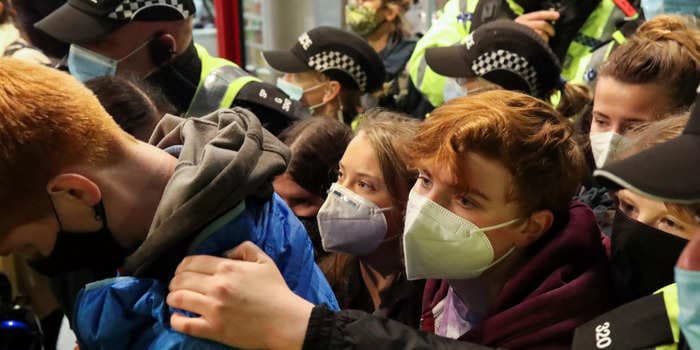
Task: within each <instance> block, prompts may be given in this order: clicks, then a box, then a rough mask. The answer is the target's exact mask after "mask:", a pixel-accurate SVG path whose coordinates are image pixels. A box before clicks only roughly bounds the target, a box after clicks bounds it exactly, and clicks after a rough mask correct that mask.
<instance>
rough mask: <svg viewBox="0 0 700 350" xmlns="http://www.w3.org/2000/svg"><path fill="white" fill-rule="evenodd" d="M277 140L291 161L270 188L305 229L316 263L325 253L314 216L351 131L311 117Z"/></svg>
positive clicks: (336, 123)
mask: <svg viewBox="0 0 700 350" xmlns="http://www.w3.org/2000/svg"><path fill="white" fill-rule="evenodd" d="M279 139H280V141H282V142H284V144H286V145H287V146H288V147H289V150H290V151H291V153H292V158H291V159H290V160H289V165H288V166H287V170H286V171H285V172H284V174H282V175H279V176H277V177H276V178H275V180H274V181H273V182H272V185H273V186H274V188H275V192H276V193H277V194H278V195H280V197H282V198H283V199H284V200H285V201H286V202H287V205H288V206H289V208H290V209H292V211H293V212H294V214H295V215H296V216H297V217H298V218H299V220H301V222H302V223H303V224H304V227H306V231H307V232H308V234H309V237H310V238H311V242H312V243H313V245H314V255H315V256H316V261H319V259H320V258H321V257H322V256H324V255H326V252H325V251H324V250H323V247H322V246H321V236H320V234H319V232H318V224H317V223H316V214H317V213H318V210H319V209H320V208H321V205H322V204H323V201H324V200H325V199H326V195H327V194H328V189H329V188H330V187H331V184H332V183H333V182H335V180H336V179H337V177H338V173H337V170H338V161H340V158H341V157H342V156H343V152H345V148H346V147H347V146H348V143H349V142H350V140H351V139H352V130H351V129H350V127H349V126H347V125H345V124H343V123H341V122H339V121H337V120H335V119H331V118H321V117H314V118H308V119H306V120H302V121H299V122H296V123H294V125H292V126H291V127H289V128H288V129H287V130H285V131H284V132H282V133H281V134H280V136H279Z"/></svg>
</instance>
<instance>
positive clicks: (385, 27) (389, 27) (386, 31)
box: [367, 21, 394, 52]
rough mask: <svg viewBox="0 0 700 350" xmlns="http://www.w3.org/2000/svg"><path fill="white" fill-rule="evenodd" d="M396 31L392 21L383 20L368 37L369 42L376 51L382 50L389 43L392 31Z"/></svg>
mask: <svg viewBox="0 0 700 350" xmlns="http://www.w3.org/2000/svg"><path fill="white" fill-rule="evenodd" d="M393 31H394V24H393V23H392V22H386V21H385V22H383V23H382V24H380V25H379V27H377V29H376V30H375V31H374V32H372V34H370V35H369V36H368V37H367V42H369V44H370V45H371V46H372V48H374V51H377V52H381V51H382V50H384V48H385V47H386V45H387V44H388V43H389V39H390V38H391V33H392V32H393Z"/></svg>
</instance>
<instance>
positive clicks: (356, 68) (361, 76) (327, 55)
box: [308, 51, 367, 91]
mask: <svg viewBox="0 0 700 350" xmlns="http://www.w3.org/2000/svg"><path fill="white" fill-rule="evenodd" d="M308 65H309V67H311V68H312V69H314V70H316V71H318V72H321V73H323V72H325V71H327V70H330V69H338V70H341V71H343V72H345V73H346V74H348V75H349V76H350V77H351V78H352V80H354V81H355V83H356V84H357V86H358V87H359V88H360V91H365V90H366V88H367V73H366V72H365V71H364V70H363V69H362V66H360V65H359V64H358V63H357V62H355V60H354V59H352V57H350V56H348V55H346V54H344V53H342V52H338V51H322V52H319V53H317V54H315V55H313V56H311V57H309V62H308Z"/></svg>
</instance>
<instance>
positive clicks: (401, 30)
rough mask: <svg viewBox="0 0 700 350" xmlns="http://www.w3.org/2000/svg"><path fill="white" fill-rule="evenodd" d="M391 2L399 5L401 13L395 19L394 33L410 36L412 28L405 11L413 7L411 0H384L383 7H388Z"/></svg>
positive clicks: (400, 35) (399, 35)
mask: <svg viewBox="0 0 700 350" xmlns="http://www.w3.org/2000/svg"><path fill="white" fill-rule="evenodd" d="M389 4H393V5H396V6H398V7H399V14H398V16H396V18H395V19H394V23H393V24H394V35H396V36H398V37H400V38H405V37H408V36H410V34H411V30H410V28H409V26H408V23H407V22H406V19H405V18H404V13H406V11H408V9H409V8H410V7H411V1H410V0H382V7H387V6H388V5H389Z"/></svg>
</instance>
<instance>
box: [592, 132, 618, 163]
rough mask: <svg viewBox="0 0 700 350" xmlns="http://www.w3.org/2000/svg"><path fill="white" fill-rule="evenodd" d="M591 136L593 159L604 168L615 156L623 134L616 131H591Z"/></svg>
mask: <svg viewBox="0 0 700 350" xmlns="http://www.w3.org/2000/svg"><path fill="white" fill-rule="evenodd" d="M589 138H590V140H591V152H592V153H593V159H594V160H595V165H596V167H598V168H602V167H603V166H604V165H605V164H607V162H608V161H609V160H610V159H612V158H613V157H614V156H615V153H616V152H617V151H618V149H619V147H620V144H621V143H622V140H623V136H622V135H620V134H618V133H616V132H614V131H608V132H591V133H590V135H589Z"/></svg>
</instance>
